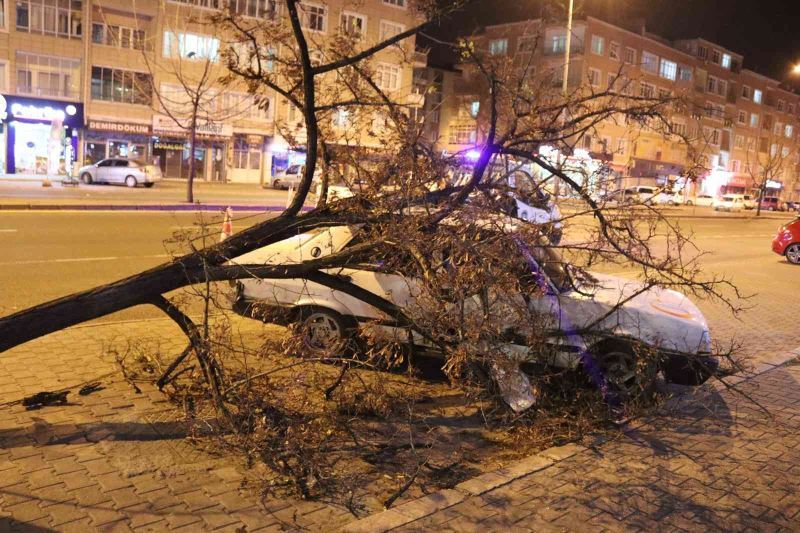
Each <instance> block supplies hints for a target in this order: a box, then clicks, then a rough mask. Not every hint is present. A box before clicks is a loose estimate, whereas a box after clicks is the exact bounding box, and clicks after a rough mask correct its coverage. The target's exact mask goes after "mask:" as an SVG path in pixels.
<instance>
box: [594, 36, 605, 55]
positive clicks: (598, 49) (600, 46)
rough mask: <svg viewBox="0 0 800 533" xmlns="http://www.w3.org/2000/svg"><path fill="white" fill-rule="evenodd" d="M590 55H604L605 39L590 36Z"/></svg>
mask: <svg viewBox="0 0 800 533" xmlns="http://www.w3.org/2000/svg"><path fill="white" fill-rule="evenodd" d="M592 53H593V54H595V55H598V56H602V55H605V53H606V39H605V37H600V36H599V35H592Z"/></svg>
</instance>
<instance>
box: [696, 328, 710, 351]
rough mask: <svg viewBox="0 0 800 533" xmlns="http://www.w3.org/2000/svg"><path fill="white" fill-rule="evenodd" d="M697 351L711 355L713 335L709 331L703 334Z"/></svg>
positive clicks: (704, 331)
mask: <svg viewBox="0 0 800 533" xmlns="http://www.w3.org/2000/svg"><path fill="white" fill-rule="evenodd" d="M697 351H698V352H700V353H711V334H710V333H709V331H708V330H707V329H706V330H703V334H702V335H701V336H700V345H699V346H698V347H697Z"/></svg>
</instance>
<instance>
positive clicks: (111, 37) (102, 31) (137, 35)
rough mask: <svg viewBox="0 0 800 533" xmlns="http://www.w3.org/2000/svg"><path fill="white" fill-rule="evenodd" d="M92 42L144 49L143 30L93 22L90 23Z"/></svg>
mask: <svg viewBox="0 0 800 533" xmlns="http://www.w3.org/2000/svg"><path fill="white" fill-rule="evenodd" d="M92 42H93V43H94V44H104V45H107V46H116V47H117V48H133V49H134V50H144V43H145V33H144V30H135V29H133V28H128V27H125V26H114V25H110V24H103V23H99V22H94V23H92Z"/></svg>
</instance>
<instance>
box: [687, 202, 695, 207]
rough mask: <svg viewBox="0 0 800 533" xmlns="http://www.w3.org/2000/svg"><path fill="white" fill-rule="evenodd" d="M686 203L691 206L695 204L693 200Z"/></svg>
mask: <svg viewBox="0 0 800 533" xmlns="http://www.w3.org/2000/svg"><path fill="white" fill-rule="evenodd" d="M686 205H688V206H690V207H691V206H692V205H694V204H693V203H692V201H691V200H686Z"/></svg>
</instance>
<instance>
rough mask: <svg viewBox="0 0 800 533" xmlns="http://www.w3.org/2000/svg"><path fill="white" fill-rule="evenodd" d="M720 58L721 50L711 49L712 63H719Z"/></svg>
mask: <svg viewBox="0 0 800 533" xmlns="http://www.w3.org/2000/svg"><path fill="white" fill-rule="evenodd" d="M720 58H721V55H720V53H719V50H712V51H711V62H712V63H714V64H715V65H719V63H720Z"/></svg>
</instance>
